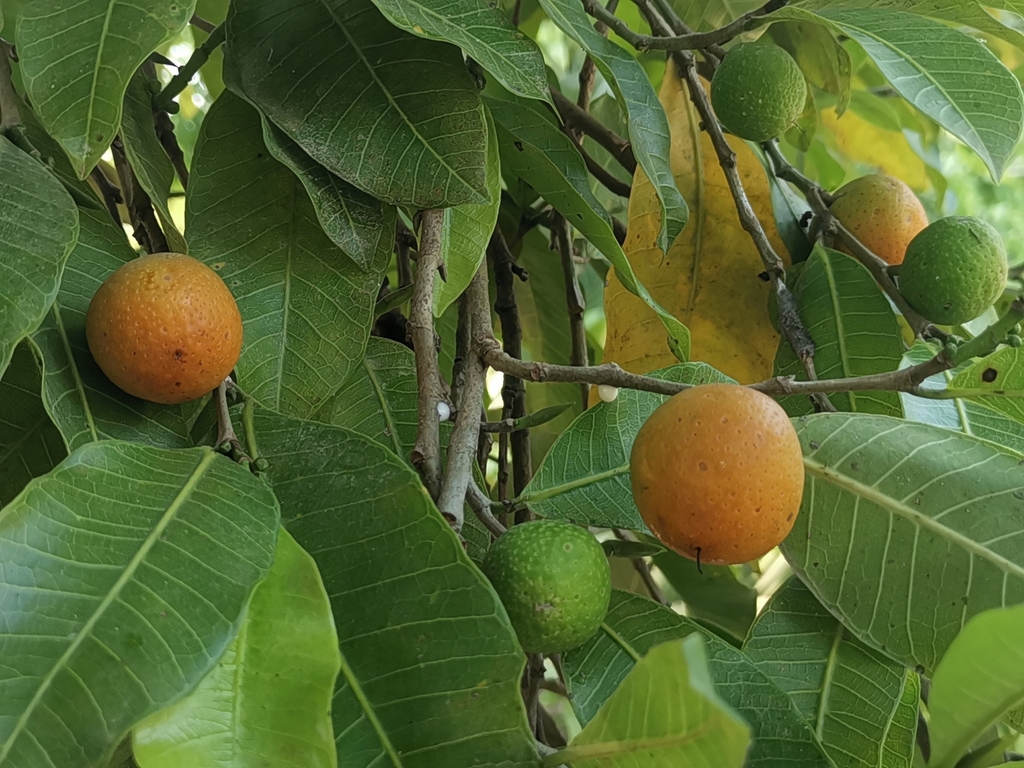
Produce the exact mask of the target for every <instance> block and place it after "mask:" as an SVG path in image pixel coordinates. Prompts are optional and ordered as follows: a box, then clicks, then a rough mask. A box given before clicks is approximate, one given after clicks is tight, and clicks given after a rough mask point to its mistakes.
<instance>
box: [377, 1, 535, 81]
mask: <svg viewBox="0 0 1024 768" xmlns="http://www.w3.org/2000/svg"><path fill="white" fill-rule="evenodd" d="M374 5H376V6H377V7H378V8H379V9H380V10H381V12H382V13H383V14H384V15H385V16H387V17H388V20H389V21H390V22H391V23H392V24H394V25H395V26H396V27H400V28H401V29H404V30H405V31H406V32H412V33H413V34H415V35H419V36H420V37H426V38H429V39H431V40H440V41H442V42H446V43H453V44H454V45H457V46H459V47H460V48H462V50H464V51H465V52H466V54H467V55H468V56H470V57H471V58H473V59H474V60H475V61H476V62H477V63H479V64H480V65H481V66H483V68H484V69H486V70H487V71H488V72H490V73H491V74H492V75H494V76H495V77H496V78H497V79H498V82H500V83H501V84H502V85H504V86H505V87H506V88H508V89H509V90H510V91H512V92H513V93H517V94H519V95H520V96H525V97H526V98H528V99H540V100H541V101H550V100H551V95H550V93H549V91H548V79H547V73H546V72H545V70H544V57H543V56H541V52H540V48H538V47H537V44H536V43H534V42H533V41H532V40H531V39H530V38H529V37H527V35H526V34H525V33H523V32H520V31H519V30H518V29H516V27H515V25H513V24H512V22H511V21H509V18H508V16H506V15H505V12H504V11H503V10H502V9H501V7H500V6H498V5H494V4H491V3H489V2H486V0H374Z"/></svg>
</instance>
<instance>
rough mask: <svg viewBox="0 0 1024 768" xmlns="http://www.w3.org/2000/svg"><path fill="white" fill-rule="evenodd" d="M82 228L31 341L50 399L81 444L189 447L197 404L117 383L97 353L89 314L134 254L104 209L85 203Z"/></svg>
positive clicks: (72, 440)
mask: <svg viewBox="0 0 1024 768" xmlns="http://www.w3.org/2000/svg"><path fill="white" fill-rule="evenodd" d="M79 220H80V222H81V231H80V233H79V237H78V243H77V244H76V245H75V249H74V250H73V251H72V252H71V256H70V257H68V262H67V266H66V268H65V269H64V277H63V279H62V281H61V284H60V292H59V293H58V294H57V299H56V301H54V302H53V306H52V307H51V308H50V311H49V313H47V315H46V318H45V319H44V320H43V323H42V325H40V326H39V329H38V330H37V331H36V332H35V333H33V334H32V343H33V344H34V345H35V346H36V348H37V349H38V350H39V354H40V357H41V358H42V361H43V402H44V403H45V404H46V408H47V410H48V411H49V412H50V416H51V417H52V418H53V421H54V423H55V424H56V425H57V427H58V428H59V429H60V431H61V434H62V435H63V436H64V441H65V442H66V443H67V444H68V446H69V447H70V448H71V449H72V450H74V449H75V448H78V447H79V446H81V445H83V444H85V443H88V442H90V441H93V440H103V439H107V438H114V439H119V440H134V441H135V442H139V443H147V444H149V445H154V446H157V447H161V448H187V447H189V446H191V445H193V443H192V441H191V440H190V439H189V424H190V421H191V418H192V416H193V415H194V413H195V410H196V407H197V404H195V403H184V404H182V405H175V406H168V405H157V404H156V403H150V402H147V401H145V400H140V399H139V398H137V397H132V396H131V395H129V394H127V393H125V392H123V391H122V390H120V389H118V388H117V387H116V386H114V384H113V383H112V382H111V381H110V379H108V378H107V377H106V376H105V375H104V373H103V371H101V370H100V367H99V366H98V365H97V364H96V361H95V360H93V357H92V353H90V352H89V344H88V342H87V341H86V338H85V314H86V312H87V311H88V309H89V302H90V301H91V300H92V297H93V294H95V293H96V290H97V289H98V288H99V287H100V285H102V283H103V281H104V280H106V279H107V278H108V277H109V276H110V274H111V273H112V272H113V271H114V270H115V269H117V268H118V267H120V266H121V265H122V264H124V263H125V262H127V261H130V260H131V259H133V258H135V252H134V251H133V250H132V249H131V248H130V247H129V246H128V241H127V240H126V239H125V236H124V231H123V230H121V229H120V228H118V227H115V226H114V224H113V222H112V221H111V219H110V215H109V214H108V213H107V212H106V211H105V210H104V211H92V210H86V209H84V208H82V209H80V210H79Z"/></svg>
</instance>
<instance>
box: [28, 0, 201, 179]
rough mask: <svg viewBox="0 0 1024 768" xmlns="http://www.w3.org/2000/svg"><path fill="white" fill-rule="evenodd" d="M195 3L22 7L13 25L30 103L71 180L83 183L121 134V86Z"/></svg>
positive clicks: (148, 0)
mask: <svg viewBox="0 0 1024 768" xmlns="http://www.w3.org/2000/svg"><path fill="white" fill-rule="evenodd" d="M194 8H195V2H194V0H174V1H173V2H169V3H168V2H166V1H165V0H82V2H79V3H74V4H70V5H69V4H68V3H66V2H64V0H32V2H26V3H25V4H24V6H23V8H22V13H21V17H20V18H19V19H18V31H17V43H18V58H19V60H20V63H21V73H22V77H23V78H24V81H25V89H26V90H27V91H28V98H29V101H31V102H32V106H33V108H34V109H35V111H36V113H37V114H38V115H39V119H40V121H41V122H42V124H43V127H45V128H46V130H47V132H48V133H49V134H50V135H51V136H53V137H54V138H55V139H56V140H57V142H58V143H59V144H60V145H61V147H63V149H64V151H65V152H66V153H67V155H68V157H69V158H71V164H72V166H74V169H75V172H76V173H77V174H78V177H79V178H81V179H84V178H85V177H86V176H88V175H89V171H91V170H92V169H93V167H94V166H95V165H96V163H97V162H99V159H100V156H101V155H102V154H103V153H104V152H106V151H107V147H109V146H110V142H111V141H113V139H114V135H115V134H116V133H117V132H118V129H119V128H120V126H121V105H122V102H123V101H124V94H125V89H126V88H127V87H128V80H129V78H131V76H132V74H133V73H134V72H135V70H136V69H138V68H139V65H141V64H142V62H143V61H145V60H146V57H147V56H149V54H151V53H152V52H153V51H154V50H156V48H157V47H158V46H159V45H160V44H161V43H163V42H165V41H167V40H170V39H171V38H172V37H174V36H175V35H176V34H178V32H180V31H181V30H182V29H183V28H184V26H185V25H186V24H187V23H188V20H189V18H191V16H192V11H193V9H194Z"/></svg>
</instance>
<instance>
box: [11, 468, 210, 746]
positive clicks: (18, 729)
mask: <svg viewBox="0 0 1024 768" xmlns="http://www.w3.org/2000/svg"><path fill="white" fill-rule="evenodd" d="M216 458H217V454H216V453H215V452H214V451H212V450H210V449H207V450H205V451H204V452H203V456H202V457H201V458H200V460H199V462H198V463H197V464H196V466H195V468H194V469H193V470H192V474H191V475H190V476H189V478H188V479H187V480H186V481H185V483H184V485H182V487H181V489H180V490H179V491H178V493H177V495H175V497H174V499H173V500H172V501H171V503H170V504H168V505H167V509H166V511H165V512H164V513H163V515H162V516H161V517H160V519H159V520H158V521H157V524H156V525H155V526H154V527H153V530H152V531H150V533H149V535H148V536H146V538H145V539H144V540H143V541H142V545H141V546H140V547H139V549H138V551H137V552H136V553H135V554H134V555H133V556H132V558H131V560H129V561H128V563H127V565H126V566H125V568H124V570H123V571H122V573H121V575H120V576H119V577H118V578H117V580H116V581H115V582H114V584H113V585H112V586H111V588H110V589H109V590H108V591H107V594H106V596H105V597H104V598H103V600H102V601H100V604H99V606H97V608H96V610H94V611H93V613H92V615H91V616H90V617H89V619H88V620H87V621H86V622H85V624H83V625H82V628H81V629H80V630H79V631H78V632H77V634H76V635H75V637H74V639H73V640H72V641H71V643H70V644H69V645H68V647H67V649H66V650H65V651H64V653H63V654H61V657H60V658H59V659H57V661H56V662H55V663H54V665H53V666H52V667H51V668H50V671H49V672H47V673H46V675H45V676H44V677H43V679H42V680H41V681H40V683H39V686H38V688H36V692H35V694H34V695H33V696H32V699H31V700H30V701H29V703H28V704H27V705H26V706H25V709H24V711H22V713H21V717H20V718H18V722H17V723H15V725H14V728H12V729H11V733H10V735H9V736H8V737H7V741H5V742H4V743H3V744H2V745H0V763H2V762H3V761H4V760H5V759H6V758H7V755H8V754H9V753H10V751H11V748H12V747H13V746H14V744H15V742H16V741H17V740H18V737H19V736H21V734H22V732H23V731H24V730H25V728H26V727H27V725H28V721H29V719H30V718H31V716H32V714H33V713H34V712H35V709H36V707H38V706H39V703H40V702H41V701H42V698H43V696H44V695H45V694H46V692H47V690H49V688H50V685H52V683H53V681H54V679H55V678H56V677H57V674H58V673H59V672H61V671H63V670H64V669H65V668H66V667H67V665H68V663H69V661H70V660H71V657H72V656H73V655H74V654H75V652H76V651H77V650H78V648H79V646H80V645H81V644H82V643H83V642H85V639H86V638H88V637H91V636H92V630H93V629H94V628H95V626H96V624H97V623H99V620H100V619H101V618H102V617H103V614H104V613H105V612H106V610H107V609H108V608H109V607H110V606H111V605H112V604H113V603H114V601H115V600H116V599H117V598H118V597H119V596H120V594H121V592H122V591H123V589H124V588H125V587H126V586H127V584H128V582H129V581H130V580H131V579H132V577H134V576H135V571H136V570H137V569H138V567H139V565H141V564H142V562H143V560H145V558H146V556H147V555H148V554H149V552H150V550H152V549H153V547H154V546H155V545H156V543H157V542H158V541H159V540H160V539H161V537H162V536H163V533H164V531H165V530H167V526H169V525H170V524H171V522H172V521H173V520H174V519H175V518H176V517H177V514H178V512H179V510H180V509H181V507H182V505H183V504H184V503H185V502H186V501H187V500H188V498H189V497H190V496H191V495H192V492H193V491H194V490H195V488H196V486H197V485H198V484H199V481H200V480H202V478H203V476H204V475H205V474H206V472H207V470H208V469H209V467H210V464H212V463H213V462H214V461H215V460H216Z"/></svg>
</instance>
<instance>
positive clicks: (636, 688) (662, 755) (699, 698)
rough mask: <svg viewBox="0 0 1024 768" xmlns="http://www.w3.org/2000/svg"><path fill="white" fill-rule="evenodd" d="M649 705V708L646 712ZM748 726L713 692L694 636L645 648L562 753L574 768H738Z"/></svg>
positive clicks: (747, 743)
mask: <svg viewBox="0 0 1024 768" xmlns="http://www.w3.org/2000/svg"><path fill="white" fill-rule="evenodd" d="M652 702H657V706H653V707H652V706H651V703H652ZM749 746H750V728H749V727H748V726H747V724H746V723H745V722H743V720H742V719H741V718H740V717H739V716H737V714H736V713H735V712H733V711H732V710H731V709H730V708H729V706H728V705H727V704H725V702H723V701H722V700H721V699H720V698H719V696H718V694H717V693H716V692H715V688H714V684H713V683H712V681H711V676H710V673H709V671H708V664H707V658H706V654H705V651H704V645H703V641H702V638H701V637H700V635H699V634H692V635H690V636H689V637H686V638H684V639H682V640H670V641H669V642H667V643H662V644H661V645H658V646H655V647H654V648H651V649H650V651H648V652H647V655H646V656H644V657H643V658H642V659H640V661H638V662H637V663H636V664H635V665H634V666H633V668H632V669H631V670H630V671H629V674H627V675H626V677H625V679H624V680H623V681H622V683H621V684H620V685H619V687H618V688H616V689H615V692H614V693H613V694H612V695H611V697H610V698H609V699H608V701H606V702H605V703H604V706H602V707H601V709H600V710H599V711H598V713H597V714H596V715H595V716H594V719H593V720H591V721H590V722H589V723H588V724H587V727H586V728H584V729H583V731H582V732H580V733H579V734H578V735H577V736H576V738H574V739H573V740H572V743H571V744H570V745H569V748H568V749H567V750H566V751H565V759H566V761H569V760H571V761H572V765H573V766H574V768H632V767H633V766H636V765H637V764H638V761H639V760H641V759H642V760H643V761H644V764H646V765H655V764H658V765H686V766H688V768H742V766H743V764H744V760H745V758H746V754H747V749H748V747H749Z"/></svg>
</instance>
